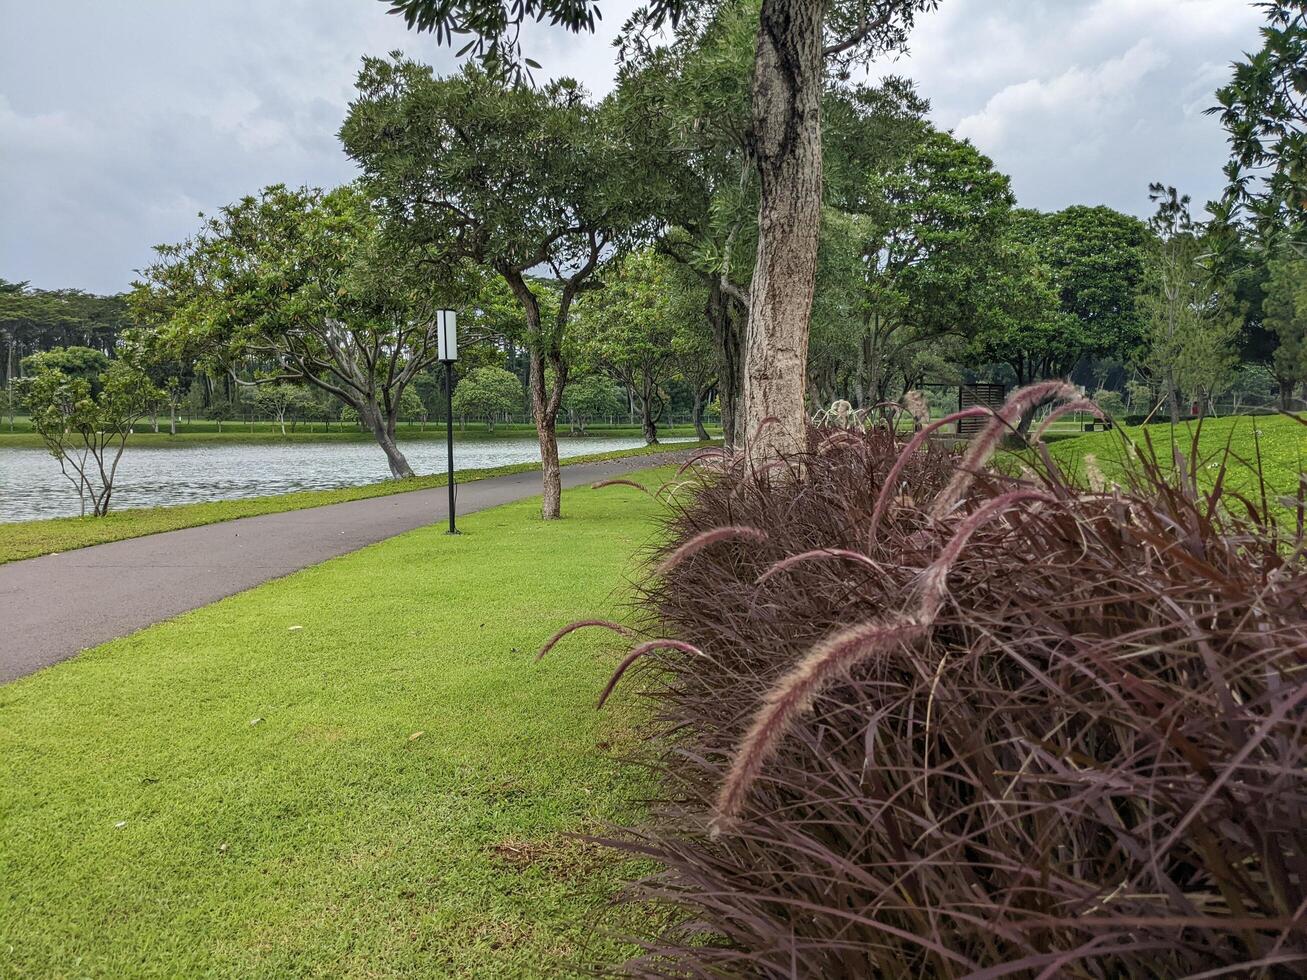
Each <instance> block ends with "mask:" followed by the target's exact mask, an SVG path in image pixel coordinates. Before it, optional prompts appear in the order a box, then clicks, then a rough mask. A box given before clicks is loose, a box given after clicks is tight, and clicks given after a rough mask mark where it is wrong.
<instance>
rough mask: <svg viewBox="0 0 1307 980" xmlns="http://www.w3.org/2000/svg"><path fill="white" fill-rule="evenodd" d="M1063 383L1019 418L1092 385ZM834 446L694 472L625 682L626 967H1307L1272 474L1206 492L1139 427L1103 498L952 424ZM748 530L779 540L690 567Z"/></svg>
mask: <svg viewBox="0 0 1307 980" xmlns="http://www.w3.org/2000/svg"><path fill="white" fill-rule="evenodd" d="M1041 391H1042V393H1037V394H1035V395H1032V394H1030V393H1029V392H1019V393H1017V394H1016V395H1014V396H1013V399H1012V400H1010V401H1009V403H1008V404H1007V405H1005V406H1004V409H1003V412H1004V413H1007V414H1006V415H1004V416H1002V417H998V418H995V420H994V421H995V425H997V426H1001V431H1002V432H1008V431H1011V429H1012V423H1013V422H1015V421H1016V420H1017V419H1018V418H1020V415H1021V413H1022V411H1025V410H1026V409H1025V408H1022V409H1019V410H1017V411H1015V413H1014V412H1013V406H1014V405H1016V404H1021V405H1026V406H1028V405H1031V404H1034V401H1038V400H1039V399H1044V400H1048V399H1050V398H1053V399H1058V400H1060V401H1061V402H1062V403H1063V404H1072V403H1074V402H1075V401H1076V398H1074V397H1070V394H1071V393H1070V391H1069V390H1068V389H1067V388H1066V387H1065V386H1062V385H1061V384H1060V383H1058V384H1054V385H1052V386H1047V385H1046V386H1042V389H1041ZM1032 399H1034V401H1032ZM1055 411H1057V409H1055ZM976 414H977V415H978V414H993V413H989V412H988V411H987V410H984V409H978V410H976ZM932 424H933V423H932ZM943 424H947V423H943ZM1035 444H1036V447H1037V448H1038V446H1040V445H1043V444H1042V443H1039V442H1038V441H1036V442H1035ZM810 445H811V446H813V447H815V448H816V449H817V451H814V452H810V453H808V454H806V455H805V456H804V457H803V459H802V465H801V467H798V468H796V469H795V471H794V473H793V476H792V478H786V479H775V480H774V479H770V478H769V471H764V472H761V473H760V472H758V471H757V470H755V469H754V468H753V467H752V466H750V465H749V464H748V463H747V462H746V461H743V460H741V459H732V460H729V461H724V462H723V464H722V465H721V466H720V467H708V466H705V467H702V468H701V470H697V471H696V473H695V474H694V475H693V477H691V478H689V479H688V480H687V482H686V484H684V485H685V486H686V488H687V491H688V490H689V489H690V488H693V492H678V493H677V495H676V497H675V499H674V500H673V501H672V502H671V503H670V504H669V506H668V508H667V510H666V512H665V514H666V516H665V518H664V530H665V540H666V544H665V545H663V546H662V547H661V548H660V550H659V553H658V555H657V556H656V557H655V558H654V559H653V560H652V561H651V566H660V561H659V559H661V560H662V564H661V566H660V572H659V574H658V575H656V576H653V577H650V578H647V579H646V580H645V581H644V584H643V585H642V586H641V588H640V592H639V601H640V607H641V613H642V615H641V616H640V617H638V618H637V619H636V621H637V622H641V623H642V624H643V627H642V629H641V630H640V631H639V634H638V637H639V641H638V642H637V643H636V644H635V645H634V646H633V647H632V648H628V649H629V652H628V653H627V654H626V655H625V659H624V660H623V662H622V664H621V665H620V666H619V667H618V670H617V671H616V672H615V674H614V679H613V683H614V684H615V683H616V682H617V680H618V679H619V678H622V677H623V676H624V677H625V680H624V681H623V683H624V684H627V685H631V684H632V677H633V674H635V671H634V670H628V669H627V668H628V667H632V666H635V667H638V669H639V674H640V678H641V682H640V684H639V686H638V688H636V691H638V694H639V697H640V701H641V703H642V704H644V705H647V706H648V708H649V709H650V710H649V711H648V712H647V713H644V712H642V713H641V716H640V717H641V719H642V722H641V723H642V724H644V725H645V726H646V729H645V731H646V734H647V735H648V738H647V740H644V741H642V742H641V743H640V745H641V746H642V748H643V750H644V751H647V752H648V756H647V757H644V758H641V759H639V760H638V763H637V764H640V765H648V766H651V767H652V770H653V771H654V772H655V773H656V774H657V779H658V780H659V787H660V788H659V790H658V792H657V799H656V800H655V802H654V804H653V810H652V813H651V815H650V817H649V818H648V819H647V821H645V822H643V823H642V824H641V825H640V826H638V827H633V828H630V829H628V830H625V831H614V832H613V833H612V834H610V835H609V843H610V844H611V845H612V846H616V847H618V848H620V849H622V850H623V851H625V852H626V853H627V854H629V855H631V856H635V857H638V858H640V859H641V860H642V861H646V862H652V864H653V866H654V870H653V871H652V872H651V873H650V874H648V875H647V876H646V877H644V878H642V879H641V880H640V881H639V882H637V883H634V884H633V885H632V886H631V888H630V889H629V890H628V892H627V893H626V895H625V900H626V901H630V902H638V903H642V905H643V903H648V904H649V905H650V906H651V908H650V909H649V911H648V914H645V915H642V916H631V915H630V914H625V915H624V918H623V921H624V922H627V923H629V922H631V921H639V922H643V923H646V924H647V927H646V928H647V931H646V932H645V933H644V934H643V935H641V936H637V937H634V941H635V943H636V944H637V947H638V948H639V949H641V950H642V951H643V952H641V953H640V954H639V955H637V956H636V957H634V958H633V959H631V960H630V961H629V962H627V963H626V964H624V965H623V966H622V971H623V973H624V974H626V975H631V976H637V977H686V976H696V977H707V976H751V977H766V978H777V980H780V978H782V977H793V976H795V975H796V974H797V975H805V976H822V977H833V978H862V977H868V976H876V977H887V978H915V977H919V976H949V977H961V976H992V977H999V976H1031V977H1033V976H1040V975H1043V976H1053V975H1057V976H1075V977H1086V978H1103V980H1106V978H1108V977H1112V978H1117V977H1123V978H1144V977H1149V978H1151V977H1180V976H1201V975H1209V976H1217V975H1254V976H1265V977H1267V978H1278V977H1281V976H1284V977H1288V976H1293V975H1300V974H1301V973H1302V971H1303V970H1304V968H1307V823H1305V822H1304V821H1303V819H1302V814H1303V813H1307V775H1305V774H1307V612H1305V610H1307V553H1305V552H1307V547H1305V543H1304V540H1303V536H1302V532H1301V530H1300V531H1299V532H1298V533H1297V535H1296V536H1295V534H1294V532H1293V531H1292V529H1290V528H1289V527H1287V526H1282V525H1281V524H1280V523H1278V520H1277V516H1276V514H1275V513H1274V511H1273V510H1272V507H1273V504H1272V503H1271V502H1270V501H1269V500H1268V499H1267V497H1266V495H1264V494H1262V493H1260V492H1259V489H1258V487H1257V486H1256V485H1254V487H1253V488H1252V489H1251V490H1250V491H1248V492H1247V493H1246V494H1245V495H1242V496H1240V495H1237V494H1234V493H1232V492H1231V491H1230V490H1229V489H1228V481H1226V480H1225V479H1224V478H1223V475H1222V474H1220V473H1218V474H1217V479H1216V481H1215V486H1214V487H1208V486H1207V485H1204V487H1203V488H1202V489H1201V490H1200V488H1199V487H1198V486H1197V485H1196V484H1195V482H1194V480H1193V473H1194V472H1195V469H1196V468H1197V466H1198V465H1201V466H1206V465H1207V464H1208V462H1209V460H1201V461H1200V460H1197V459H1196V457H1195V455H1194V454H1195V451H1196V448H1197V447H1196V445H1195V444H1194V443H1193V441H1192V439H1190V440H1189V441H1188V442H1187V443H1186V444H1185V445H1182V446H1181V447H1180V450H1181V453H1180V455H1181V463H1182V465H1181V466H1180V467H1176V466H1175V465H1174V464H1173V463H1171V462H1170V461H1169V460H1168V459H1163V460H1161V461H1159V460H1158V459H1157V454H1156V453H1154V452H1153V450H1152V449H1151V447H1150V445H1149V444H1148V443H1147V441H1146V440H1145V443H1144V445H1142V446H1139V447H1136V455H1135V457H1133V458H1132V459H1131V463H1130V465H1129V466H1128V467H1127V469H1126V471H1125V472H1124V473H1123V474H1122V475H1121V477H1120V480H1121V482H1122V486H1120V487H1119V488H1117V489H1116V490H1114V491H1113V492H1112V493H1110V494H1100V493H1089V492H1085V491H1083V490H1082V488H1081V487H1080V486H1079V485H1078V479H1079V478H1078V477H1075V476H1068V475H1067V474H1064V473H1062V472H1060V471H1059V470H1058V469H1057V467H1056V464H1055V460H1054V459H1053V458H1052V457H1051V456H1050V455H1047V454H1044V460H1045V464H1046V468H1047V472H1039V473H1030V474H1028V476H1027V478H1026V479H1025V480H1023V481H1021V482H1014V481H1013V480H1012V479H1010V478H1007V477H1005V476H1003V475H1001V474H995V473H991V472H989V471H986V470H983V469H982V467H983V465H984V464H983V460H982V461H981V462H979V463H978V462H977V460H979V459H981V457H980V456H973V457H972V458H971V459H969V460H967V461H964V462H963V464H962V469H963V470H964V471H965V472H963V473H962V474H961V475H960V471H959V460H958V458H957V457H954V456H951V455H950V454H949V453H948V452H947V451H945V450H944V449H942V448H941V447H939V446H938V444H936V443H934V442H933V441H931V440H929V438H928V434H927V435H926V436H923V437H921V438H918V437H917V436H914V437H913V438H912V439H911V440H909V441H908V442H907V443H904V442H903V441H901V440H898V439H896V438H895V437H894V435H893V434H892V433H891V432H889V431H887V430H886V429H884V428H883V427H882V428H876V429H873V430H870V431H868V432H866V433H864V434H854V438H848V437H847V436H841V437H840V438H837V439H828V440H825V441H822V439H821V434H820V433H817V432H814V433H813V434H812V436H811V442H810ZM972 448H973V450H974V449H975V445H973V447H972ZM1161 451H1162V452H1163V453H1164V454H1166V455H1167V456H1169V455H1170V453H1171V447H1170V446H1169V445H1167V446H1165V447H1161ZM985 458H986V459H987V458H988V457H985ZM1218 463H1219V465H1225V464H1224V462H1220V461H1219V459H1218ZM1248 465H1249V466H1250V467H1252V472H1254V473H1255V472H1256V468H1255V465H1256V460H1252V461H1250V463H1249V464H1248ZM1205 472H1206V471H1205ZM905 484H906V485H909V486H910V487H911V494H910V495H905V494H904V493H903V492H902V488H903V486H904V485H905ZM946 488H951V489H948V490H947V491H946ZM946 493H947V494H948V495H953V496H954V497H955V499H953V500H951V501H950V502H949V503H948V505H947V506H946V507H942V506H940V501H941V499H943V498H944V496H945V494H946ZM932 515H934V516H932ZM730 528H736V529H738V528H748V529H750V531H751V532H756V533H757V534H760V535H761V534H765V535H766V541H765V543H763V542H762V541H759V540H754V539H753V538H751V537H748V536H745V537H738V536H736V535H734V534H732V535H731V536H730V537H731V538H732V540H725V539H721V540H719V541H714V542H713V543H711V544H709V543H702V544H701V545H698V546H696V547H695V548H693V549H692V555H689V556H687V557H686V558H685V559H684V560H677V561H674V562H671V563H670V564H667V563H666V559H667V558H668V557H670V556H672V555H674V554H675V553H677V552H678V551H679V550H680V549H682V548H684V547H685V545H686V544H687V543H689V542H691V541H694V540H695V539H696V538H700V537H701V536H703V535H705V534H711V532H712V530H714V529H730ZM709 540H712V539H709ZM656 637H666V638H670V639H671V640H672V641H673V642H670V643H669V642H666V641H665V640H658V639H656ZM555 642H556V641H555ZM611 689H612V688H611V685H610V687H609V689H608V690H606V691H605V692H604V696H605V697H607V696H608V694H609V693H611Z"/></svg>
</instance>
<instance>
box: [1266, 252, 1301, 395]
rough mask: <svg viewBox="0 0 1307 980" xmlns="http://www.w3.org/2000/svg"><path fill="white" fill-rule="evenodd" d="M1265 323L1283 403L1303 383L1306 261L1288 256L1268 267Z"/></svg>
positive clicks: (1295, 256) (1273, 367) (1296, 256)
mask: <svg viewBox="0 0 1307 980" xmlns="http://www.w3.org/2000/svg"><path fill="white" fill-rule="evenodd" d="M1265 323H1266V327H1267V329H1268V330H1269V331H1270V332H1271V334H1272V335H1274V337H1275V338H1276V341H1277V346H1276V349H1275V353H1274V355H1273V359H1272V362H1271V367H1272V370H1273V371H1274V373H1275V377H1276V380H1277V381H1278V382H1279V384H1280V388H1281V392H1282V399H1283V400H1284V401H1286V402H1287V399H1288V394H1287V393H1288V390H1289V389H1290V388H1292V386H1293V385H1295V384H1301V383H1303V382H1307V259H1303V258H1300V257H1299V256H1298V255H1296V254H1294V253H1292V252H1288V253H1286V254H1284V255H1282V256H1281V257H1280V258H1278V259H1276V260H1274V261H1273V262H1272V263H1271V277H1270V280H1269V281H1268V283H1267V286H1266V301H1265ZM1285 407H1287V405H1286V406H1285Z"/></svg>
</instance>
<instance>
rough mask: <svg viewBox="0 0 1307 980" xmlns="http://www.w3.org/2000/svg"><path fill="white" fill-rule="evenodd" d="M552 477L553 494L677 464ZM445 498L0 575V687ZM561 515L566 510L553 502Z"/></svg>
mask: <svg viewBox="0 0 1307 980" xmlns="http://www.w3.org/2000/svg"><path fill="white" fill-rule="evenodd" d="M686 455H687V454H686V453H684V452H680V453H676V452H669V453H666V454H660V455H658V456H652V457H651V456H629V457H626V458H623V459H615V460H607V461H604V462H596V463H572V464H569V465H565V466H563V468H562V479H563V488H564V489H568V488H571V487H578V486H583V485H585V484H589V483H593V482H595V481H597V480H604V479H609V478H611V477H615V476H621V475H622V474H625V473H629V472H631V471H632V470H637V469H644V468H647V467H650V466H657V465H659V464H660V463H670V462H674V461H676V460H678V459H683V458H685V456H686ZM457 489H458V501H457V504H456V506H457V508H458V513H459V514H468V513H472V512H474V511H478V510H485V509H486V508H488V507H497V506H499V505H500V504H507V503H512V502H513V501H517V500H523V499H525V498H527V497H532V496H536V495H538V494H539V493H540V474H539V472H527V473H516V474H513V475H511V476H496V477H491V478H489V479H485V480H477V481H474V482H471V483H460V484H458V487H457ZM448 493H449V491H448V490H447V488H445V487H438V488H434V489H431V490H413V491H410V492H407V493H397V494H392V495H390V496H387V497H372V498H370V499H367V500H352V501H349V502H348V503H343V504H330V505H328V506H326V507H312V508H309V509H307V510H293V511H287V512H286V513H283V514H265V515H263V516H260V517H243V518H240V519H239V520H234V521H225V522H223V523H220V524H207V525H205V526H203V527H191V528H185V529H183V530H180V531H165V532H164V533H162V534H151V535H148V536H146V537H142V538H131V539H129V540H127V541H114V542H112V543H110V544H100V545H94V546H92V547H90V548H81V549H79V550H77V551H69V552H65V553H63V554H58V555H45V556H43V557H40V558H28V559H25V560H23V561H15V562H9V563H7V564H3V565H0V683H6V682H8V681H12V680H16V679H17V678H19V677H24V676H26V675H28V674H31V673H34V672H35V671H38V670H40V669H41V668H43V667H48V666H50V665H51V664H56V663H58V662H59V661H61V660H67V659H68V658H69V657H73V656H76V654H77V653H78V652H80V651H82V650H85V649H87V648H89V647H93V646H98V645H99V644H101V643H105V642H107V641H109V640H112V639H116V638H117V637H120V636H126V635H128V634H129V633H134V632H136V631H137V630H139V629H144V628H145V627H146V626H150V625H153V624H154V623H158V622H162V621H163V620H165V619H170V618H171V617H173V616H177V615H179V614H181V613H184V612H187V611H189V610H191V609H197V608H199V607H200V606H206V605H208V604H209V603H211V602H216V601H218V600H219V599H224V598H226V597H227V596H229V595H234V594H236V593H237V592H243V591H244V590H246V589H249V588H253V587H254V586H256V585H261V584H262V583H264V582H267V581H269V580H270V579H274V578H280V577H281V576H283V575H289V574H290V573H291V572H296V571H299V570H300V569H301V568H307V567H309V566H310V565H316V564H318V563H319V562H323V561H326V560H327V559H328V558H335V557H336V556H338V555H344V554H348V553H349V552H351V551H357V550H358V549H359V548H363V547H366V546H367V545H370V544H375V543H376V542H378V541H384V540H385V539H386V538H391V537H394V536H395V535H397V534H403V533H404V532H405V531H411V530H413V529H414V528H419V527H423V526H425V525H428V524H433V523H439V522H444V521H446V520H448V519H449V509H448ZM563 509H564V514H566V509H567V499H566V497H564V499H563Z"/></svg>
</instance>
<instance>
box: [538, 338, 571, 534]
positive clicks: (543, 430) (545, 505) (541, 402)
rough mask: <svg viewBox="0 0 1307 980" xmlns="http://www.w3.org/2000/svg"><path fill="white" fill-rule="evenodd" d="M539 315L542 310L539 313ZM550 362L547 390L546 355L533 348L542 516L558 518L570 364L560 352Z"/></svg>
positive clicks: (548, 518) (560, 514)
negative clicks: (562, 416)
mask: <svg viewBox="0 0 1307 980" xmlns="http://www.w3.org/2000/svg"><path fill="white" fill-rule="evenodd" d="M537 316H538V313H537ZM548 366H549V367H552V368H553V369H554V388H553V390H552V391H549V390H547V385H546V381H547V380H548V379H547V378H546V373H547V372H546V359H545V355H544V354H543V353H541V352H540V351H534V350H533V351H532V352H531V376H530V384H531V409H532V414H533V415H534V416H535V422H536V437H537V439H539V441H540V471H541V477H542V482H543V485H544V486H543V494H544V495H543V497H542V498H541V502H540V516H541V517H543V518H544V519H545V520H547V521H553V520H557V519H558V518H559V517H561V516H562V512H563V473H562V470H561V469H560V468H559V465H558V430H557V428H556V426H557V424H558V406H559V404H560V402H561V401H562V397H561V396H562V392H563V385H564V384H566V382H567V365H566V363H564V361H563V359H562V358H561V357H559V356H556V355H554V356H551V357H550V358H549V359H548Z"/></svg>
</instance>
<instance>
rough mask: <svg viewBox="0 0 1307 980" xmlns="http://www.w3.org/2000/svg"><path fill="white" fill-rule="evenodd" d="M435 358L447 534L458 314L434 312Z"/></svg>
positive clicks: (451, 527)
mask: <svg viewBox="0 0 1307 980" xmlns="http://www.w3.org/2000/svg"><path fill="white" fill-rule="evenodd" d="M436 356H437V358H438V359H439V361H440V363H441V364H443V365H445V441H446V444H447V446H448V447H449V468H448V470H447V471H446V473H447V478H448V480H449V532H448V533H449V534H457V533H458V528H456V527H455V526H454V362H455V361H457V360H458V314H457V313H455V312H454V311H453V310H437V311H436Z"/></svg>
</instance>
